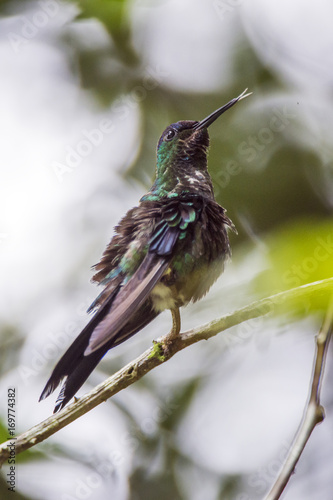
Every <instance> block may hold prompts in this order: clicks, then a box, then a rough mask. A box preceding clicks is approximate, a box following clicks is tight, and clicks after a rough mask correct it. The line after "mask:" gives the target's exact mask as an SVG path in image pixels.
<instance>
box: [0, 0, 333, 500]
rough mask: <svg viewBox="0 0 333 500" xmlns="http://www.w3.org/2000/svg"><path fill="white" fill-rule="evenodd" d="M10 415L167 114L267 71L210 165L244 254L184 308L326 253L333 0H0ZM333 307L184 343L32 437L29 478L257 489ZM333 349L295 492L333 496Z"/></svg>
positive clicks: (141, 174) (39, 367) (81, 296)
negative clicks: (63, 423)
mask: <svg viewBox="0 0 333 500" xmlns="http://www.w3.org/2000/svg"><path fill="white" fill-rule="evenodd" d="M0 15H1V18H0V61H1V78H0V110H1V111H0V132H1V178H0V272H1V275H0V277H1V279H0V287H1V301H0V313H1V333H0V335H1V336H0V341H1V365H0V370H1V380H0V391H1V392H0V396H1V399H0V404H1V412H0V419H1V435H2V437H3V440H4V439H6V438H7V430H6V429H7V425H6V422H7V413H6V412H7V407H6V397H7V389H8V387H13V386H14V387H15V388H16V391H17V432H21V431H24V430H26V429H27V428H29V427H30V426H32V425H34V424H36V423H38V422H40V421H41V420H43V419H44V418H46V417H48V416H49V415H50V414H51V413H52V410H53V405H54V401H55V397H54V396H52V397H50V398H49V399H48V400H46V401H44V402H43V403H38V402H37V401H38V397H39V394H40V392H41V390H42V388H43V386H44V384H45V382H46V380H47V378H48V376H49V374H50V371H51V370H52V368H53V366H54V364H55V363H56V361H57V359H58V358H59V357H60V356H61V354H62V353H63V352H64V350H65V349H66V347H67V346H68V345H69V343H70V342H71V340H72V339H73V338H74V337H75V336H76V335H77V334H78V333H79V331H80V329H81V328H82V327H83V326H84V325H85V323H86V321H87V317H86V313H85V310H86V309H87V307H88V305H89V303H90V302H91V301H92V300H93V299H94V297H95V296H96V293H97V290H96V288H95V286H94V285H92V284H90V281H89V280H90V278H91V276H92V273H91V272H90V269H89V268H90V266H91V265H93V264H95V263H96V262H97V261H98V260H99V258H100V255H101V253H102V251H103V250H104V247H105V245H106V244H107V243H108V241H109V240H110V238H111V235H112V230H113V227H114V225H115V224H116V223H117V221H118V220H119V218H120V217H121V216H122V215H123V214H124V213H125V212H126V211H127V210H128V209H129V208H131V207H132V206H134V205H135V204H136V203H137V201H138V199H139V198H140V197H141V196H142V195H143V194H144V193H145V191H146V190H147V189H148V188H149V187H150V185H151V183H152V180H153V177H154V169H155V148H156V143H157V141H158V138H159V136H160V134H161V133H162V131H163V130H164V128H165V127H166V126H167V125H168V124H169V123H172V122H174V121H178V120H180V119H191V120H200V119H202V118H204V117H205V116H207V115H208V114H209V113H211V112H212V111H213V110H214V109H216V108H217V107H220V106H221V105H223V104H224V103H225V102H227V101H228V100H230V99H231V98H233V97H236V96H237V95H238V94H240V93H241V92H242V91H243V90H244V89H245V88H247V87H248V88H249V91H251V92H253V95H252V96H251V97H250V98H248V99H247V100H246V101H242V102H241V103H239V104H238V105H237V106H236V107H234V108H233V109H232V110H231V111H228V113H226V114H225V115H223V117H222V118H220V119H219V120H218V121H217V122H216V123H215V124H214V125H213V126H212V127H211V128H210V136H211V150H210V156H209V167H210V172H211V175H212V178H213V182H214V186H215V192H216V197H217V200H218V201H219V202H220V203H221V204H222V205H223V206H224V207H225V208H227V210H228V215H229V216H230V217H231V219H232V220H233V221H234V223H235V225H236V227H237V229H238V236H236V235H231V243H232V248H233V259H232V262H231V263H230V264H229V265H228V266H227V269H226V272H225V273H224V275H223V276H222V277H221V278H220V280H219V281H218V282H217V283H216V285H214V287H213V288H212V290H211V291H210V293H209V294H208V296H207V297H206V298H205V299H204V300H202V301H201V302H200V303H199V304H195V305H190V306H188V307H187V308H186V309H184V310H183V312H182V318H183V329H187V328H190V327H193V326H198V325H200V324H203V323H204V322H206V321H208V320H210V319H213V318H217V317H219V316H221V315H223V314H225V313H227V312H230V311H232V310H235V309H237V308H238V307H240V306H242V305H245V304H247V303H249V302H251V301H253V300H255V299H257V298H259V297H263V296H265V295H268V294H270V293H274V292H276V291H281V290H283V289H288V288H291V287H294V286H298V285H301V284H303V283H308V282H312V281H315V280H318V279H322V278H325V277H326V278H327V277H330V276H332V274H333V272H332V271H333V265H332V261H333V248H332V238H333V237H332V233H333V231H332V229H333V223H332V221H333V219H332V209H333V163H332V156H333V145H332V130H333V105H332V103H333V34H332V19H333V4H332V2H330V0H317V1H316V2H315V3H313V2H311V1H309V0H306V1H304V0H294V1H293V2H290V1H287V0H280V2H266V1H264V0H251V1H247V0H208V1H206V0H191V1H190V0H182V1H177V0H156V1H154V0H136V1H135V0H133V1H129V0H117V1H116V0H110V1H108V0H95V1H93V2H92V1H88V0H85V1H84V0H83V1H76V2H74V1H69V0H68V1H59V0H39V1H26V0H24V1H18V0H7V1H4V0H3V1H2V2H1V6H0ZM322 316H323V311H322V310H321V308H320V307H319V306H318V308H317V309H313V308H311V307H310V305H309V304H308V303H307V304H304V307H303V311H302V313H301V314H298V315H297V316H295V315H292V314H291V313H290V312H289V313H286V314H284V315H280V316H279V317H266V318H259V319H257V320H253V321H250V322H248V323H246V324H243V325H241V326H239V327H237V328H233V329H232V330H230V331H227V332H225V333H223V334H220V335H218V336H217V337H216V338H214V339H211V340H210V341H209V342H205V343H199V344H197V345H195V346H193V347H191V348H189V349H186V350H185V351H183V352H181V353H179V354H178V355H177V356H175V357H174V358H173V359H172V360H170V361H169V362H168V363H166V364H165V365H164V366H161V367H159V368H158V369H155V370H154V371H153V372H151V373H150V374H148V375H147V376H146V377H145V378H144V379H143V380H141V381H140V382H138V383H136V384H135V385H133V386H131V387H130V388H128V389H127V390H125V391H123V392H121V393H119V394H117V395H116V396H115V397H113V398H112V399H111V400H109V401H107V402H106V403H105V404H103V405H102V406H100V407H98V408H96V409H95V410H93V411H91V412H90V413H89V414H87V415H86V416H84V417H82V418H81V419H79V420H78V421H76V422H74V423H72V424H71V425H70V426H68V427H66V428H65V429H63V430H62V431H60V432H58V433H57V434H55V435H54V436H53V437H51V438H50V439H48V440H47V441H46V442H44V443H42V444H40V445H38V446H36V447H35V448H34V449H32V450H30V451H28V452H26V453H25V454H23V455H22V456H20V457H19V459H18V464H17V492H16V493H15V494H13V493H11V492H8V491H7V485H6V477H5V474H6V473H7V472H8V470H7V468H6V466H5V467H4V468H3V471H2V476H1V483H0V496H1V498H4V499H7V498H19V499H34V500H59V499H60V500H73V499H101V500H103V499H110V498H112V499H114V500H126V499H134V500H141V499H148V500H149V499H152V500H153V499H154V500H155V499H159V500H164V499H165V500H167V499H168V500H169V499H176V500H178V499H179V500H187V499H189V500H201V499H211V500H215V499H224V500H225V499H227V500H229V499H230V500H256V499H260V498H263V497H264V494H265V492H267V491H268V489H269V487H270V485H271V484H272V482H273V480H274V478H275V476H276V474H277V471H278V469H279V467H280V465H281V463H282V460H283V458H284V457H285V455H286V452H287V450H288V446H289V444H290V441H291V440H292V437H293V435H294V433H295V431H296V429H297V427H298V424H299V422H300V420H301V416H302V412H303V408H304V405H305V402H306V398H307V391H308V385H309V380H310V376H311V371H312V358H313V352H314V337H315V334H316V333H317V331H318V329H319V328H320V324H321V321H322ZM170 324H171V320H170V314H169V313H168V312H165V313H163V314H162V315H161V316H160V317H159V318H158V319H157V320H155V321H154V322H153V323H152V324H151V325H149V326H148V327H147V328H146V329H145V330H144V331H142V332H141V333H140V334H139V335H137V336H135V337H134V338H133V339H131V340H130V341H128V342H126V343H125V344H124V345H122V346H119V347H118V348H116V349H115V350H114V351H112V352H110V353H109V354H108V355H107V356H106V357H105V359H104V360H103V361H102V362H101V364H100V365H99V367H98V369H97V370H95V372H94V373H93V374H92V375H91V376H90V378H89V380H88V382H87V383H86V384H85V385H84V387H83V388H82V389H81V391H80V393H79V395H80V394H81V395H82V394H84V393H85V392H86V391H88V390H89V389H91V388H92V387H94V386H95V385H96V384H98V383H100V382H101V381H103V380H104V379H105V378H106V377H107V376H108V375H110V374H112V373H113V372H115V371H116V370H117V369H119V368H120V367H122V366H123V365H124V364H126V363H127V362H129V361H130V360H131V359H133V358H134V357H135V356H136V355H138V354H139V353H141V352H142V351H143V350H145V349H146V348H148V347H149V346H150V345H151V341H152V339H156V338H158V337H160V336H161V335H162V334H164V333H166V332H167V331H168V330H169V328H170ZM332 376H333V367H332V350H330V352H329V357H328V363H327V370H326V374H325V379H324V387H323V401H322V402H323V404H324V406H325V408H326V414H327V418H326V420H325V422H324V423H323V424H321V425H320V426H319V427H318V428H316V429H315V431H314V434H313V436H312V438H311V439H310V442H309V444H308V446H307V448H306V450H305V452H304V454H303V456H302V458H301V460H300V463H299V465H298V467H297V471H296V474H295V475H294V476H293V477H292V479H291V481H290V484H289V485H288V487H287V490H286V492H285V494H284V496H283V498H285V499H286V500H291V499H292V500H298V499H301V500H312V499H314V498H315V499H316V500H332V489H333V486H332V470H333V453H332V443H333V391H332V384H331V380H332Z"/></svg>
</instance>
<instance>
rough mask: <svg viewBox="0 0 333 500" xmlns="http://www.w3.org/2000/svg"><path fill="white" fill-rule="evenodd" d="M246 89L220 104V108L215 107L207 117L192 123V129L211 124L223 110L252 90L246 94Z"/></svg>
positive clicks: (246, 95)
mask: <svg viewBox="0 0 333 500" xmlns="http://www.w3.org/2000/svg"><path fill="white" fill-rule="evenodd" d="M246 91H247V89H245V90H244V92H242V93H241V95H239V96H238V97H235V98H234V99H231V101H229V102H228V103H227V104H225V105H224V106H222V107H221V108H219V109H217V110H216V111H213V113H211V114H210V115H209V116H207V118H204V119H203V120H201V122H198V123H197V124H196V125H194V127H193V130H200V129H202V128H207V127H209V125H211V124H212V123H213V122H215V120H216V119H217V118H218V117H219V116H221V115H222V113H224V112H225V111H227V110H228V109H230V108H231V107H232V106H233V105H234V104H236V102H238V101H241V100H242V99H245V97H248V96H249V95H251V94H252V92H249V93H248V94H245V92H246Z"/></svg>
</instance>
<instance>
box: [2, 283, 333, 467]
mask: <svg viewBox="0 0 333 500" xmlns="http://www.w3.org/2000/svg"><path fill="white" fill-rule="evenodd" d="M332 290H333V278H329V279H326V280H322V281H318V282H315V283H310V284H308V285H303V286H300V287H297V288H293V289H291V290H287V291H285V292H281V293H278V294H276V295H273V296H271V297H268V298H265V299H262V300H259V301H256V302H253V303H252V304H250V305H248V306H246V307H243V308H242V309H239V310H237V311H235V312H233V313H230V314H227V315H226V316H223V317H221V318H219V319H217V320H214V321H211V322H210V323H207V324H206V325H203V326H200V327H198V328H195V329H192V330H188V331H186V332H184V333H181V334H179V336H177V337H175V338H173V337H172V338H171V337H170V336H168V335H167V336H165V337H163V338H162V339H161V340H160V342H154V346H153V347H152V348H150V349H148V350H147V351H145V352H144V353H143V354H142V355H141V356H139V357H138V358H137V359H135V360H134V361H132V362H130V363H129V364H128V365H126V366H125V367H124V368H122V369H121V370H119V371H118V372H117V373H115V374H114V375H112V376H111V377H109V378H108V379H107V380H105V381H104V382H103V383H101V384H99V385H98V386H97V387H95V388H94V389H93V390H92V391H90V392H89V393H87V394H85V395H84V396H83V397H82V398H80V399H79V400H76V401H75V402H74V403H72V404H71V405H69V406H67V407H65V408H64V409H63V410H62V411H61V412H60V413H58V414H56V415H52V416H51V417H49V418H47V419H46V420H44V421H43V422H41V423H39V424H37V425H35V426H34V427H32V428H31V429H29V430H28V431H26V432H24V433H22V434H20V435H19V436H17V437H16V438H15V439H10V440H8V441H6V442H4V443H2V444H1V445H0V466H1V464H3V463H4V462H5V460H6V459H7V458H8V457H9V453H10V448H9V446H10V445H11V444H12V443H13V442H15V451H16V455H17V454H19V453H21V452H22V451H24V450H27V449H29V448H31V447H33V446H34V445H36V444H37V443H40V442H41V441H44V440H45V439H47V438H48V437H49V436H51V435H52V434H54V433H56V432H58V431H59V430H60V429H62V428H63V427H65V426H66V425H68V424H70V423H71V422H73V421H74V420H76V419H77V418H79V417H80V416H82V415H84V414H85V413H87V412H88V411H90V410H91V409H92V408H94V407H95V406H97V405H99V404H100V403H102V402H104V401H106V400H107V399H108V398H110V397H111V396H113V395H114V394H116V393H118V392H119V391H121V390H122V389H125V388H126V387H128V386H129V385H131V384H133V383H134V382H136V381H137V380H139V379H140V378H142V377H143V376H144V375H145V374H146V373H148V372H149V371H150V370H152V369H153V368H155V367H156V366H158V365H161V364H162V363H164V362H165V361H167V360H168V359H170V358H171V357H172V356H174V354H176V353H177V352H178V351H181V350H182V349H184V348H185V347H188V346H190V345H192V344H194V343H196V342H198V341H199V340H203V339H206V340H207V339H209V338H211V337H213V336H215V335H216V334H217V333H219V332H221V331H223V330H226V329H228V328H230V327H232V326H235V325H238V324H240V323H242V322H244V321H247V320H249V319H253V318H257V317H259V316H263V315H265V314H267V313H270V312H274V313H277V312H279V311H280V310H281V311H284V310H286V308H290V307H295V306H297V304H298V303H299V302H301V303H302V302H304V300H306V298H310V297H311V295H312V294H313V293H316V296H317V295H318V294H319V293H322V294H327V293H330V291H332Z"/></svg>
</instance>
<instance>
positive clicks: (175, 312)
mask: <svg viewBox="0 0 333 500" xmlns="http://www.w3.org/2000/svg"><path fill="white" fill-rule="evenodd" d="M171 314H172V328H171V330H170V332H169V333H168V335H166V337H165V338H164V342H163V344H164V348H165V350H166V353H167V354H168V352H169V351H170V347H171V344H172V343H173V341H174V340H175V339H176V338H177V337H178V335H179V332H180V326H181V321H180V312H179V309H178V308H177V309H171Z"/></svg>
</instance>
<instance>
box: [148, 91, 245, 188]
mask: <svg viewBox="0 0 333 500" xmlns="http://www.w3.org/2000/svg"><path fill="white" fill-rule="evenodd" d="M246 90H247V89H246ZM246 90H244V92H242V94H241V95H239V96H238V97H236V98H234V99H232V100H231V101H229V102H228V103H227V104H225V105H224V106H222V107H221V108H218V109H217V110H216V111H214V112H213V113H211V114H210V115H209V116H207V117H206V118H204V119H203V120H201V121H190V120H184V121H179V122H176V123H172V124H171V125H169V126H168V127H167V128H166V129H165V130H164V132H163V134H162V135H161V137H160V140H159V141H158V145H157V168H156V181H155V184H154V186H153V192H156V191H159V192H160V194H162V195H163V194H164V193H165V192H168V191H169V192H170V191H171V190H173V189H174V188H175V186H176V184H177V183H179V184H184V182H185V181H186V178H188V182H190V183H191V180H194V179H195V177H197V180H200V179H202V181H204V180H205V179H206V178H207V180H209V182H210V178H209V175H208V172H207V149H208V146H209V135H208V130H207V129H208V127H209V126H210V125H211V124H212V123H213V122H215V120H216V119H217V118H218V117H219V116H221V115H222V114H223V113H224V112H225V111H227V110H228V109H230V108H231V107H232V106H233V105H234V104H236V103H237V102H238V101H240V100H241V99H244V98H245V97H247V96H248V95H250V94H245V92H246ZM193 182H194V181H193ZM180 187H181V186H180Z"/></svg>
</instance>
